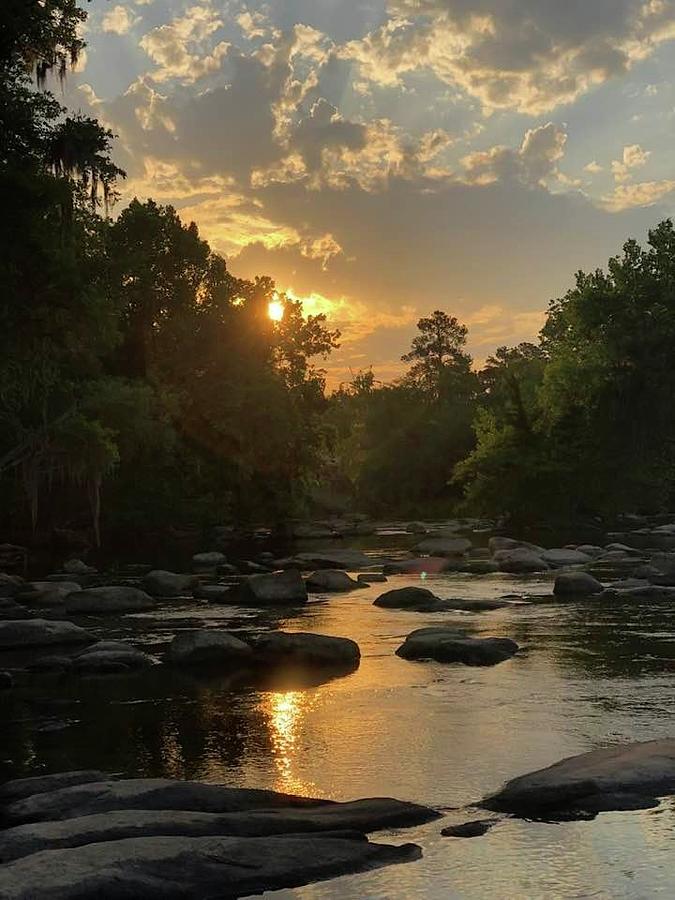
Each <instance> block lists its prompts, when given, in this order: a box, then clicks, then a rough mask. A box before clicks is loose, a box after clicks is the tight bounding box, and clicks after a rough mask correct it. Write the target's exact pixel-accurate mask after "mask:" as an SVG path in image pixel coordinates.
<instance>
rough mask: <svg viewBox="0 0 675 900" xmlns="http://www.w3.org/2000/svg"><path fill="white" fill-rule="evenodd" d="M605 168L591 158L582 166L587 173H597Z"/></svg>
mask: <svg viewBox="0 0 675 900" xmlns="http://www.w3.org/2000/svg"><path fill="white" fill-rule="evenodd" d="M604 171H605V170H604V169H603V167H602V166H601V165H600V163H598V162H596V161H595V160H592V161H591V162H589V163H588V164H587V165H585V166H584V172H588V173H589V175H599V174H600V172H604Z"/></svg>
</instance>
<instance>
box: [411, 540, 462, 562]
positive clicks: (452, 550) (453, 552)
mask: <svg viewBox="0 0 675 900" xmlns="http://www.w3.org/2000/svg"><path fill="white" fill-rule="evenodd" d="M472 546H473V545H472V543H471V541H470V540H469V539H468V538H458V537H433V536H431V537H428V538H425V540H423V541H420V543H419V544H417V546H416V547H415V550H416V551H417V552H418V553H428V554H429V555H430V556H450V557H452V556H464V554H465V553H467V552H468V551H469V550H470V549H471V547H472Z"/></svg>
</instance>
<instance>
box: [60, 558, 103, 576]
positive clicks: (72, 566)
mask: <svg viewBox="0 0 675 900" xmlns="http://www.w3.org/2000/svg"><path fill="white" fill-rule="evenodd" d="M63 571H64V572H67V573H68V575H96V573H97V571H98V570H97V569H96V568H95V567H94V566H88V565H87V564H86V563H85V562H82V560H81V559H69V560H67V561H66V562H64V564H63Z"/></svg>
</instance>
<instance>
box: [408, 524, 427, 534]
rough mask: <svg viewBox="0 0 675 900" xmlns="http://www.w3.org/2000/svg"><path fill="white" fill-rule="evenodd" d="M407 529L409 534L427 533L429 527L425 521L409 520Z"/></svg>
mask: <svg viewBox="0 0 675 900" xmlns="http://www.w3.org/2000/svg"><path fill="white" fill-rule="evenodd" d="M405 530H406V531H407V532H408V534H426V533H427V531H428V530H429V529H428V528H427V526H426V525H425V524H424V522H408V524H407V525H406V526H405Z"/></svg>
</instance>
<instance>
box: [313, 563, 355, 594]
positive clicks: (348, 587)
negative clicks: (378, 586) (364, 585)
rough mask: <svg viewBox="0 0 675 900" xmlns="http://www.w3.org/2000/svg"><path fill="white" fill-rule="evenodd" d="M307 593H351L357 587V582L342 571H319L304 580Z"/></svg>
mask: <svg viewBox="0 0 675 900" xmlns="http://www.w3.org/2000/svg"><path fill="white" fill-rule="evenodd" d="M305 583H306V585H307V590H308V591H319V592H323V591H326V592H330V593H333V592H335V593H340V592H344V591H353V590H354V588H357V587H359V583H358V581H354V579H353V578H351V577H350V576H349V575H347V573H346V572H344V571H343V570H342V569H319V570H318V571H316V572H313V573H312V574H311V575H310V576H309V577H308V578H307V580H306V582H305Z"/></svg>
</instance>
